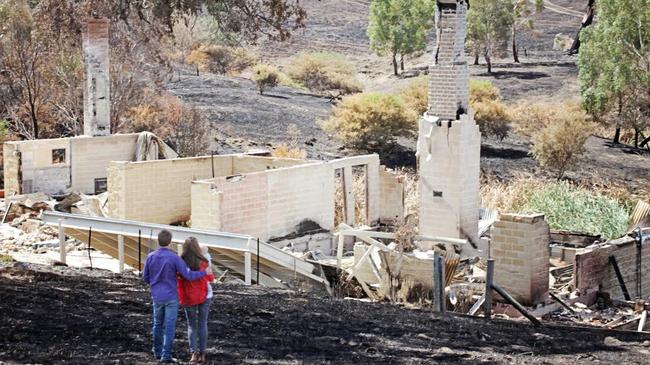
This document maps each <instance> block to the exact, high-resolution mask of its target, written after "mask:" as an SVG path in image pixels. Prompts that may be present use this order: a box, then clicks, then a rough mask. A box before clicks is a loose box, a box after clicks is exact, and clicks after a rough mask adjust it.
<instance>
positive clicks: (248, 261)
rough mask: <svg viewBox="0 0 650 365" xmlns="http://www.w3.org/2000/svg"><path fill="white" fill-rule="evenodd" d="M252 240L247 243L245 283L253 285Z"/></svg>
mask: <svg viewBox="0 0 650 365" xmlns="http://www.w3.org/2000/svg"><path fill="white" fill-rule="evenodd" d="M251 280H252V279H251V238H249V239H248V241H247V242H246V251H244V282H245V283H246V285H251Z"/></svg>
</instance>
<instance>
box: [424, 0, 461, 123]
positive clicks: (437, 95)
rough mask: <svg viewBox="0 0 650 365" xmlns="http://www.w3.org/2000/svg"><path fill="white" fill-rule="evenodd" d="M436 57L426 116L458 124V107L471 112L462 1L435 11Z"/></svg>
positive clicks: (441, 6)
mask: <svg viewBox="0 0 650 365" xmlns="http://www.w3.org/2000/svg"><path fill="white" fill-rule="evenodd" d="M436 19H437V21H436V34H437V37H436V54H435V55H434V56H435V57H434V64H433V65H432V66H431V67H430V69H429V83H430V85H429V111H428V112H427V114H429V115H433V116H437V117H440V118H442V119H447V120H456V111H457V110H458V107H459V105H460V106H462V107H463V108H464V110H466V111H467V110H468V106H469V68H468V65H467V61H466V59H465V38H466V36H467V4H466V3H465V1H463V0H460V1H457V3H456V4H455V5H454V4H446V5H440V6H439V7H438V8H437V10H436Z"/></svg>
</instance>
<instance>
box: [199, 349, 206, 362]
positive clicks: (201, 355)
mask: <svg viewBox="0 0 650 365" xmlns="http://www.w3.org/2000/svg"><path fill="white" fill-rule="evenodd" d="M205 361H206V360H205V353H204V352H201V354H200V355H199V364H205Z"/></svg>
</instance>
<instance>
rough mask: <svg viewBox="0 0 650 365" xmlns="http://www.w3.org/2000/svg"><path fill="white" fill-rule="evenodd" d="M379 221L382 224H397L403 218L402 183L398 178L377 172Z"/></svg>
mask: <svg viewBox="0 0 650 365" xmlns="http://www.w3.org/2000/svg"><path fill="white" fill-rule="evenodd" d="M379 194H380V204H379V207H380V208H379V220H380V221H381V222H382V223H393V224H395V223H398V222H400V221H401V220H402V219H403V218H404V183H403V182H401V181H400V180H399V179H398V177H397V176H396V175H395V174H393V173H391V172H388V171H386V169H385V168H381V169H380V170H379Z"/></svg>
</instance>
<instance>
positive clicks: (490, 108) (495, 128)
mask: <svg viewBox="0 0 650 365" xmlns="http://www.w3.org/2000/svg"><path fill="white" fill-rule="evenodd" d="M472 108H473V109H474V112H475V114H474V120H476V124H478V127H479V129H480V130H481V133H482V134H484V135H486V136H495V137H498V138H499V139H501V140H503V139H504V138H506V137H507V136H508V132H510V114H509V113H508V109H507V108H506V106H505V105H504V104H503V103H502V102H500V101H498V100H486V101H480V102H475V103H473V104H472Z"/></svg>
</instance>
